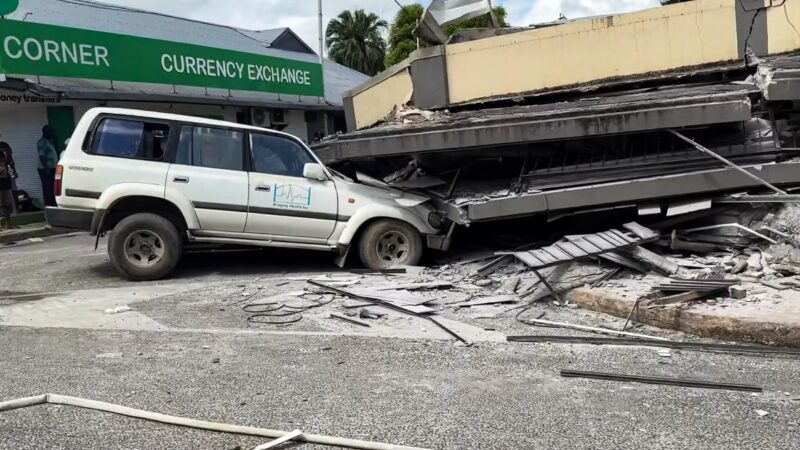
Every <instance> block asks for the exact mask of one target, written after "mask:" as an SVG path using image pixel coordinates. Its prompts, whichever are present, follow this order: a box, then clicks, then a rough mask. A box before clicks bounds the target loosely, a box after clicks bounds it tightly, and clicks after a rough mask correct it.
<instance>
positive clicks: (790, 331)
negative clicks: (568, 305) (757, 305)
mask: <svg viewBox="0 0 800 450" xmlns="http://www.w3.org/2000/svg"><path fill="white" fill-rule="evenodd" d="M567 297H568V298H569V300H570V301H571V302H573V303H575V304H576V305H578V306H579V307H581V308H583V309H588V310H591V311H596V312H600V313H605V314H609V315H612V316H616V317H620V318H623V319H624V318H626V317H628V314H629V313H630V311H631V308H632V307H633V304H634V301H633V300H629V299H625V298H622V297H619V296H617V295H613V294H610V293H608V292H605V291H603V290H600V289H586V288H583V289H576V290H574V291H572V292H571V293H570V294H569V295H568V296H567ZM631 320H634V321H636V322H639V323H643V324H646V325H652V326H654V327H658V328H666V329H671V330H678V331H683V332H685V333H689V334H693V335H697V336H702V337H710V338H717V339H725V340H733V341H739V342H747V343H756V344H763V345H773V346H781V347H800V320H799V321H798V323H797V324H796V325H787V324H785V323H775V322H764V321H757V320H743V319H738V318H733V317H722V316H715V315H709V314H702V313H698V312H694V311H691V310H686V309H679V308H654V309H646V308H637V309H636V311H634V313H633V315H632V316H631Z"/></svg>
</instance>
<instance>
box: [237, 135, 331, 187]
mask: <svg viewBox="0 0 800 450" xmlns="http://www.w3.org/2000/svg"><path fill="white" fill-rule="evenodd" d="M255 134H262V135H266V136H271V137H275V138H279V139H285V140H287V141H291V142H293V143H294V144H295V145H297V146H298V147H300V149H301V150H302V151H303V152H305V154H306V155H307V156H308V157H309V159H311V162H312V163H314V164H319V165H321V166H322V167H323V170H325V174H326V175H327V176H328V179H330V174H329V173H328V171H327V169H326V168H325V165H324V164H322V163H321V162H319V160H318V159H317V156H316V155H315V154H314V152H312V151H311V150H310V149H309V148H308V147H306V145H305V143H304V142H303V141H301V140H300V139H298V138H297V137H295V136H291V135H285V134H280V133H274V132H269V131H267V130H248V132H247V135H248V138H247V146H248V153H247V155H248V158H247V159H248V160H249V163H250V170H249V171H250V172H252V173H257V174H259V175H266V176H272V177H287V178H302V179H305V177H304V176H302V175H300V176H299V177H295V176H292V175H279V174H274V173H264V172H257V171H256V170H255V155H254V154H253V135H255Z"/></svg>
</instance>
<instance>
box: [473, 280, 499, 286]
mask: <svg viewBox="0 0 800 450" xmlns="http://www.w3.org/2000/svg"><path fill="white" fill-rule="evenodd" d="M492 283H494V281H492V280H490V279H488V278H484V279H482V280H478V281H476V282H475V283H473V284H474V285H475V286H478V287H488V286H491V285H492Z"/></svg>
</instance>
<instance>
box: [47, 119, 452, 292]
mask: <svg viewBox="0 0 800 450" xmlns="http://www.w3.org/2000/svg"><path fill="white" fill-rule="evenodd" d="M55 191H56V197H57V201H58V208H47V212H46V213H47V221H48V223H50V225H52V226H55V227H63V228H74V229H85V230H88V231H91V233H92V234H93V235H97V236H98V239H99V236H102V235H103V234H105V233H107V232H111V235H110V238H109V240H108V253H109V256H110V257H111V262H112V263H113V265H114V267H115V268H116V269H117V270H118V271H119V272H121V273H122V274H123V275H124V276H126V277H127V278H129V279H132V280H153V279H159V278H163V277H165V276H167V275H168V274H169V273H170V272H172V270H173V269H174V268H175V266H176V265H177V264H178V261H179V260H180V256H181V253H182V251H183V248H184V247H185V246H187V245H192V244H194V243H202V244H205V245H207V244H209V243H211V244H223V245H224V244H233V245H253V246H269V247H289V248H300V249H312V250H326V251H334V252H339V258H338V262H339V263H340V264H343V263H344V259H345V257H346V255H347V253H348V251H349V249H350V246H351V244H357V248H358V253H359V255H360V257H361V260H362V262H363V263H364V265H366V266H367V267H369V268H371V269H385V268H388V267H392V266H397V265H414V264H416V263H417V262H418V261H419V259H420V257H421V255H422V251H423V245H424V244H423V238H427V244H428V246H429V247H432V248H438V249H445V248H444V247H446V246H447V243H448V241H449V239H446V238H445V237H443V236H442V233H441V227H442V220H443V219H442V215H441V214H439V213H437V212H436V211H435V210H434V209H433V207H432V206H430V205H429V203H430V202H428V199H427V198H425V197H419V196H415V195H410V194H407V193H402V192H400V191H396V190H392V189H388V188H382V187H380V186H379V184H376V183H372V185H370V186H368V185H365V184H360V183H357V182H355V181H353V180H351V179H349V178H347V177H345V176H344V175H341V174H339V173H337V172H335V171H333V170H330V169H329V168H327V167H325V166H323V165H322V164H321V163H320V161H319V160H318V159H317V157H316V156H315V155H314V154H313V153H312V152H311V151H310V150H309V149H308V147H306V146H305V145H304V144H303V143H302V142H301V141H299V140H298V139H296V138H294V137H292V136H290V135H288V134H285V133H280V132H276V131H273V130H268V129H263V128H257V127H252V126H247V125H240V124H235V123H229V122H222V121H216V120H207V119H201V118H197V117H188V116H179V115H173V114H161V113H154V112H146V111H136V110H128V109H114V108H96V109H92V110H91V111H89V112H88V113H86V115H84V116H83V118H82V119H81V121H80V123H79V124H78V126H77V128H76V130H75V133H74V134H73V136H72V139H71V140H70V142H69V145H68V146H67V149H66V151H65V152H64V154H63V156H62V158H61V161H60V162H59V166H58V168H57V171H56V186H55Z"/></svg>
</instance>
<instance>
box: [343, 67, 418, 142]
mask: <svg viewBox="0 0 800 450" xmlns="http://www.w3.org/2000/svg"><path fill="white" fill-rule="evenodd" d="M413 90H414V86H413V84H412V82H411V74H410V73H409V71H408V68H405V69H403V70H400V71H399V72H397V73H396V74H394V75H392V76H391V77H389V78H387V79H385V80H383V81H381V82H379V83H377V84H375V85H374V86H371V87H369V88H367V89H365V90H363V91H361V92H358V93H357V94H355V95H354V96H353V109H354V111H355V117H356V129H359V130H360V129H362V128H366V127H368V126H371V125H374V124H376V123H378V122H380V121H381V120H382V119H383V118H384V117H386V116H387V115H389V113H390V112H392V109H394V107H395V106H396V105H402V104H404V103H407V102H408V101H409V100H411V94H412V92H413Z"/></svg>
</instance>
